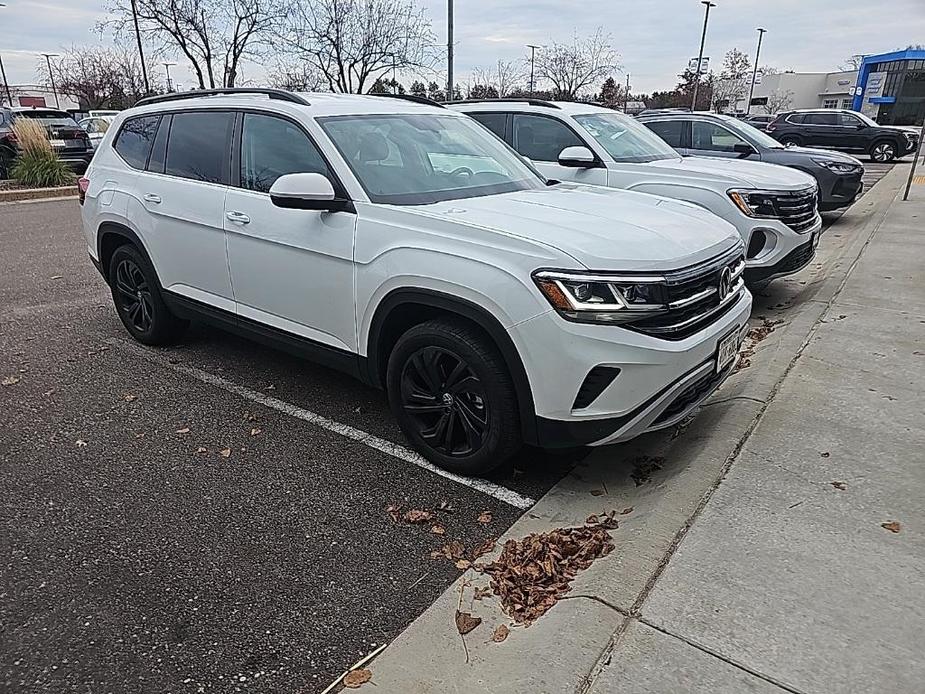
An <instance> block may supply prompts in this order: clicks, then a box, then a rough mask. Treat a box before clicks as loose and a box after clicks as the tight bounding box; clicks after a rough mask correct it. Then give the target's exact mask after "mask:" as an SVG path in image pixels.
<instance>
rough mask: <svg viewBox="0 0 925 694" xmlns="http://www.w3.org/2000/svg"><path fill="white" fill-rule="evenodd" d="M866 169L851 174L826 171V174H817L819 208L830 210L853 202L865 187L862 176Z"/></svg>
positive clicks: (825, 210) (823, 210) (824, 210)
mask: <svg viewBox="0 0 925 694" xmlns="http://www.w3.org/2000/svg"><path fill="white" fill-rule="evenodd" d="M863 175H864V169H861V170H859V171H857V172H855V173H850V174H837V173H834V172H832V171H829V172H826V175H825V176H821V175H820V176H817V177H816V181H817V182H818V183H819V210H820V211H822V212H829V211H831V210H837V209H839V208H841V207H847V206H848V205H850V204H851V203H853V202H854V201H855V200H856V199H857V197H858V195H860V194H861V191H862V190H863V189H864V184H863V182H862V180H861V179H862V177H863Z"/></svg>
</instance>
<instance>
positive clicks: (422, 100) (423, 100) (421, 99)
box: [368, 92, 443, 108]
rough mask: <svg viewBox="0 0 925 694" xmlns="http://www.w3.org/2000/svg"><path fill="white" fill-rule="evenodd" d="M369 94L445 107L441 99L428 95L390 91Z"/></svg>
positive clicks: (370, 94)
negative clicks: (431, 97) (430, 97)
mask: <svg viewBox="0 0 925 694" xmlns="http://www.w3.org/2000/svg"><path fill="white" fill-rule="evenodd" d="M368 96H384V97H386V98H389V99H403V100H404V101H412V102H414V103H416V104H424V105H425V106H436V107H437V108H443V104H441V103H440V102H439V101H434V100H433V99H428V98H427V97H426V96H418V95H417V94H391V93H389V92H370V93H369V94H368Z"/></svg>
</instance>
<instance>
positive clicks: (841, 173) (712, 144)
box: [639, 113, 864, 212]
mask: <svg viewBox="0 0 925 694" xmlns="http://www.w3.org/2000/svg"><path fill="white" fill-rule="evenodd" d="M639 120H640V122H642V123H644V124H645V125H646V126H647V127H648V128H649V129H651V130H652V131H653V132H655V133H656V134H657V135H658V136H659V137H661V138H662V139H663V140H664V141H665V142H667V143H668V144H669V145H671V146H672V147H674V148H675V149H676V150H678V151H679V152H680V153H681V154H683V155H685V156H701V157H727V158H730V159H750V160H752V161H763V162H768V163H769V164H780V165H781V166H789V167H791V168H793V169H799V170H800V171H805V172H806V173H808V174H809V175H810V176H812V177H813V178H815V179H816V181H817V182H818V183H819V209H820V210H822V211H823V212H824V211H827V210H835V209H838V208H839V207H845V206H846V205H850V204H851V203H853V202H854V201H855V199H857V196H858V195H859V194H860V193H861V189H862V186H863V184H862V183H861V177H862V176H863V175H864V165H863V164H861V162H860V161H858V160H857V159H855V158H854V157H852V156H850V155H847V154H842V153H841V152H832V151H830V150H827V149H810V148H808V147H784V146H783V145H782V144H781V143H780V142H778V141H777V140H775V139H774V138H772V137H771V136H770V135H767V134H765V133H763V132H761V131H760V130H758V129H756V128H753V127H752V126H750V125H749V124H748V123H744V122H742V121H741V120H739V119H738V118H732V117H730V116H723V115H720V114H716V113H659V114H653V115H651V116H639Z"/></svg>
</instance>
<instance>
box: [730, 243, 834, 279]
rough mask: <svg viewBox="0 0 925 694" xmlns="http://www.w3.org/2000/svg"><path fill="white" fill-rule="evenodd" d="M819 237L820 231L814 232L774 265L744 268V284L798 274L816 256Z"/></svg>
mask: <svg viewBox="0 0 925 694" xmlns="http://www.w3.org/2000/svg"><path fill="white" fill-rule="evenodd" d="M820 235H821V231H814V232H813V233H812V234H811V236H810V238H809V239H808V240H806V241H805V243H803V244H802V245H800V246H797V247H796V248H794V249H793V250H792V251H790V252H789V253H788V254H787V255H785V256H784V257H783V258H781V259H780V260H779V261H777V262H776V263H775V264H774V265H769V266H766V267H756V268H750V267H748V266H746V268H745V282H746V284H754V283H755V282H769V281H771V280H773V279H777V278H778V277H784V276H785V275H792V274H793V273H795V272H799V271H800V270H802V269H803V268H804V267H806V266H807V265H809V263H810V262H811V261H812V259H813V258H814V257H815V256H816V247H817V246H818V245H819V237H820Z"/></svg>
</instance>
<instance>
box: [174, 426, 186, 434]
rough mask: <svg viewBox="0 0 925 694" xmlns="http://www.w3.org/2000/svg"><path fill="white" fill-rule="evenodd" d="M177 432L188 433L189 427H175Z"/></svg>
mask: <svg viewBox="0 0 925 694" xmlns="http://www.w3.org/2000/svg"><path fill="white" fill-rule="evenodd" d="M177 433H178V434H188V433H189V427H183V428H182V429H177Z"/></svg>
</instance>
